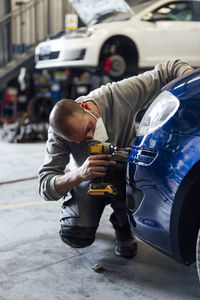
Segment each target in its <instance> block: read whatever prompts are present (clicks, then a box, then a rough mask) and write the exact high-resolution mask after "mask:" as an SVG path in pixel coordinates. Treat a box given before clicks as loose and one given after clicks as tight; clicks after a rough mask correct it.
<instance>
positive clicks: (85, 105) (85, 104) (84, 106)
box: [81, 101, 89, 109]
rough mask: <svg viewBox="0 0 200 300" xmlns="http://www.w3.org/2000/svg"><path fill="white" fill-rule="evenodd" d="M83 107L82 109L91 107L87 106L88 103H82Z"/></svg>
mask: <svg viewBox="0 0 200 300" xmlns="http://www.w3.org/2000/svg"><path fill="white" fill-rule="evenodd" d="M81 107H82V108H83V109H89V105H88V104H87V102H86V101H83V102H81Z"/></svg>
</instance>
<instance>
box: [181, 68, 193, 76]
mask: <svg viewBox="0 0 200 300" xmlns="http://www.w3.org/2000/svg"><path fill="white" fill-rule="evenodd" d="M192 71H194V69H192V68H189V69H187V70H185V72H184V73H183V75H186V74H188V73H191V72H192Z"/></svg>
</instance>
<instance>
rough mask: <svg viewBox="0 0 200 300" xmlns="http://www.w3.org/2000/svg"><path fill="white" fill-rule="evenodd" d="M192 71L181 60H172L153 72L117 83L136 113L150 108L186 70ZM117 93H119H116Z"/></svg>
mask: <svg viewBox="0 0 200 300" xmlns="http://www.w3.org/2000/svg"><path fill="white" fill-rule="evenodd" d="M189 68H190V69H192V68H191V67H190V65H189V64H188V63H186V62H183V61H181V60H170V61H167V62H165V63H160V64H157V65H156V66H155V68H154V69H153V70H152V71H147V72H144V73H143V74H139V75H138V76H133V77H131V78H129V79H125V80H123V81H121V82H119V83H117V84H118V85H119V86H118V89H119V91H120V93H123V99H124V100H125V101H126V102H127V104H128V105H129V106H130V107H131V109H132V110H133V111H134V112H138V111H140V110H142V109H143V108H145V107H146V106H148V105H149V104H150V103H151V102H152V101H153V100H154V99H155V98H156V97H157V96H158V95H159V93H160V92H161V89H162V88H163V87H164V86H165V85H166V84H167V83H169V82H170V81H172V80H174V79H175V78H177V77H179V76H182V75H183V73H184V72H185V70H187V69H189ZM116 92H117V91H116Z"/></svg>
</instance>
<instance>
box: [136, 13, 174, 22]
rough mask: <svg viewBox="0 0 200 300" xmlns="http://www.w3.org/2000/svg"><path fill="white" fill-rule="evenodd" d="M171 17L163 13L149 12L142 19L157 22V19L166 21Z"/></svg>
mask: <svg viewBox="0 0 200 300" xmlns="http://www.w3.org/2000/svg"><path fill="white" fill-rule="evenodd" d="M168 19H169V18H168V17H167V16H166V15H161V14H152V13H150V14H147V15H145V16H144V17H143V18H142V21H148V22H153V23H154V22H157V21H164V20H168Z"/></svg>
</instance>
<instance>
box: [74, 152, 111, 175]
mask: <svg viewBox="0 0 200 300" xmlns="http://www.w3.org/2000/svg"><path fill="white" fill-rule="evenodd" d="M111 157H112V155H110V154H99V155H91V156H89V157H88V158H87V159H86V161H85V162H84V164H83V165H82V166H81V167H80V168H78V173H79V175H80V177H81V180H82V181H87V180H91V179H94V178H95V177H103V176H105V175H106V169H107V167H108V166H113V165H116V162H115V161H112V160H109V159H111Z"/></svg>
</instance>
